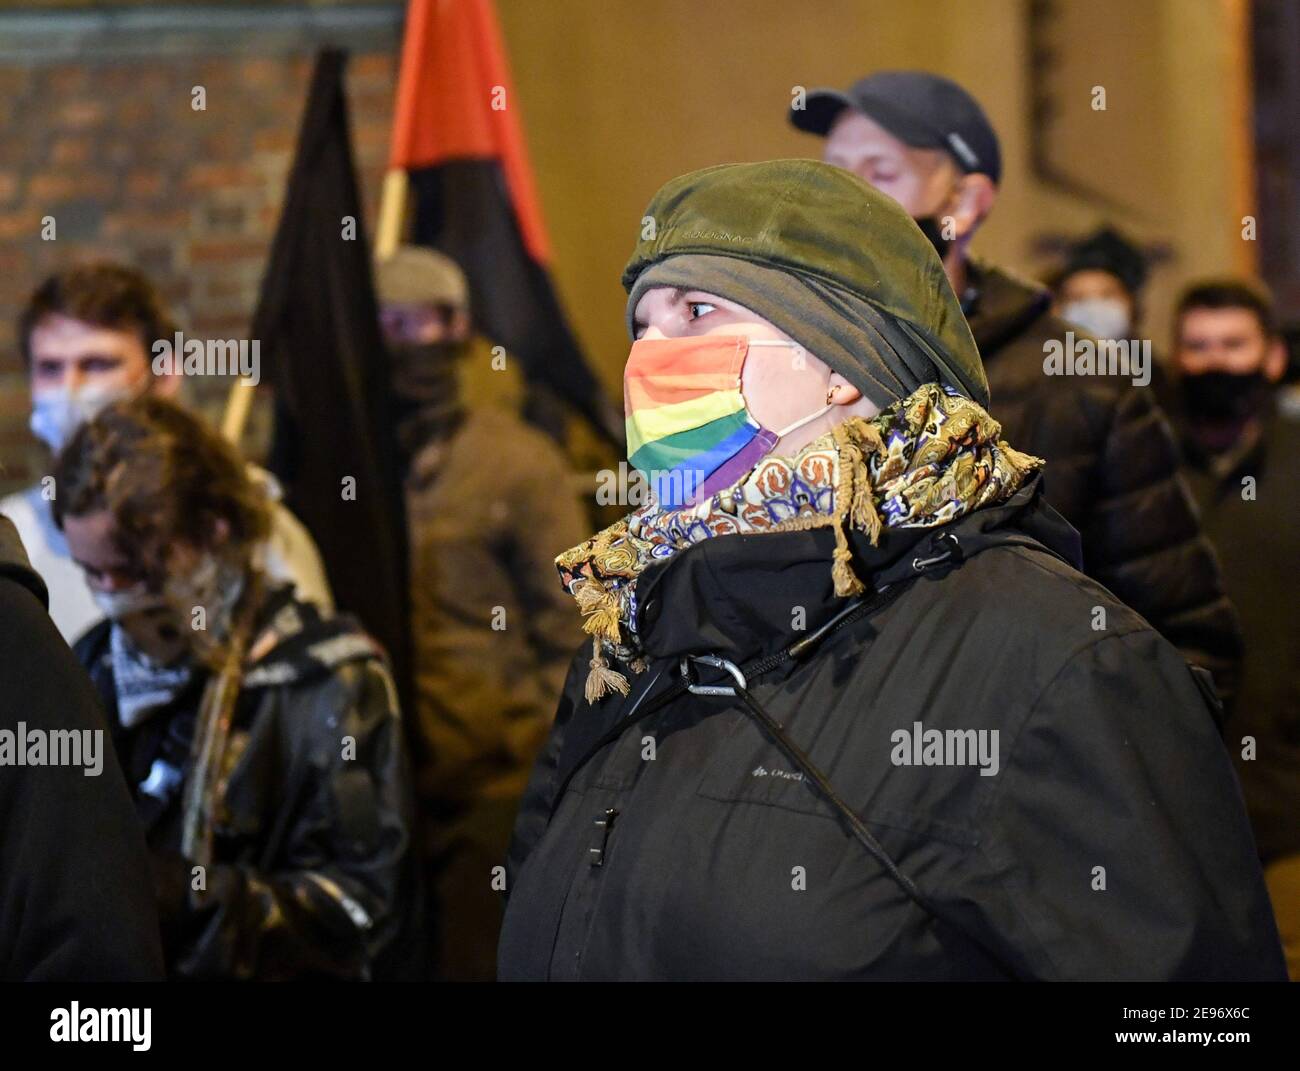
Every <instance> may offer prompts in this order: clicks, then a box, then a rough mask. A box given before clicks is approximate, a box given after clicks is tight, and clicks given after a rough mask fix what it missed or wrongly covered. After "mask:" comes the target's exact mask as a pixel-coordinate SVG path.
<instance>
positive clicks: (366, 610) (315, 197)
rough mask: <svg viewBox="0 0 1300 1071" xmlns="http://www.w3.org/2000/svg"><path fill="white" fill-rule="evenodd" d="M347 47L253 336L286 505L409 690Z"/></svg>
mask: <svg viewBox="0 0 1300 1071" xmlns="http://www.w3.org/2000/svg"><path fill="white" fill-rule="evenodd" d="M346 59H347V57H346V56H345V54H344V53H342V52H338V51H333V50H327V51H324V52H322V53H321V54H320V56H319V57H318V58H317V61H316V69H315V72H314V74H313V77H312V82H311V90H310V93H309V95H308V98H307V109H306V113H305V115H304V117H303V121H302V128H301V131H300V133H299V137H298V151H297V156H296V158H295V160H294V162H293V168H292V170H291V171H290V174H289V184H288V189H287V191H286V194H285V200H284V207H283V210H282V212H281V216H280V224H279V228H278V229H277V231H276V235H275V242H274V244H273V245H272V247H271V258H270V262H269V264H268V265H267V269H266V276H265V278H264V279H263V280H262V293H261V296H260V299H259V302H258V307H257V312H256V314H255V315H254V319H253V337H254V338H256V339H259V340H260V341H261V351H262V353H263V355H264V356H265V357H266V361H267V374H266V379H267V380H268V381H269V382H270V383H271V384H272V385H273V386H274V388H275V398H276V417H275V438H274V446H273V449H272V458H271V467H272V469H273V471H274V472H275V473H276V475H277V476H278V477H279V478H280V480H281V482H282V483H283V484H284V487H285V491H286V496H285V500H286V503H287V505H288V506H289V508H290V509H291V510H293V512H294V513H296V514H297V515H298V517H299V518H300V519H301V520H302V522H303V523H304V524H305V525H306V526H307V528H308V530H309V531H310V532H311V534H312V535H313V536H314V537H315V539H316V543H317V545H318V546H319V547H320V552H321V557H322V558H323V559H324V562H325V569H326V572H327V573H328V575H329V579H330V583H331V585H332V586H333V588H334V599H335V603H336V604H337V606H338V608H339V609H340V610H342V611H346V612H348V613H351V614H354V615H355V616H356V617H357V618H359V619H360V621H361V623H362V624H363V625H364V626H365V628H366V629H367V631H369V632H370V634H371V635H372V636H374V637H375V639H377V640H378V641H379V642H380V643H382V644H383V645H384V647H385V648H387V650H388V653H389V656H390V657H391V659H392V663H393V672H394V676H395V678H396V680H397V682H398V687H399V690H401V691H402V692H403V694H404V696H405V695H409V691H408V690H407V687H406V686H407V682H408V681H409V676H408V668H409V655H408V646H407V643H408V640H407V637H408V628H407V605H408V604H407V596H406V590H407V584H406V573H407V569H406V519H405V510H404V507H403V498H402V493H401V483H400V477H399V475H398V466H397V455H396V443H395V441H394V437H393V434H392V430H391V429H392V420H391V419H390V412H391V404H392V403H391V394H390V387H389V382H388V362H387V356H386V352H385V350H384V344H383V339H382V336H381V334H380V330H379V315H378V311H377V305H376V301H375V293H374V284H373V282H372V279H371V268H370V264H371V251H370V245H369V243H368V242H367V241H366V234H365V228H364V227H363V225H362V214H361V199H360V195H359V191H358V184H357V177H356V170H355V167H354V166H353V159H352V140H351V136H350V132H349V124H348V111H347V101H346V98H345V96H344V87H343V71H344V67H345V64H346Z"/></svg>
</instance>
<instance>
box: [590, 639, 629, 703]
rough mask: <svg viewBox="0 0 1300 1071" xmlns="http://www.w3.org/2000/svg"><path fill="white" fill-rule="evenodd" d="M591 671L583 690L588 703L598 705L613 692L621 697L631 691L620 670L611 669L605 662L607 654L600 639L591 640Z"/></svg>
mask: <svg viewBox="0 0 1300 1071" xmlns="http://www.w3.org/2000/svg"><path fill="white" fill-rule="evenodd" d="M589 665H590V671H589V672H588V673H587V683H586V686H585V687H584V688H583V690H582V694H583V695H584V696H586V698H587V702H588V703H596V702H599V701H600V700H601V699H604V698H605V696H606V695H608V694H609V693H610V692H611V691H613V692H618V693H619V694H621V695H627V693H628V692H629V691H631V686H630V685H629V684H628V683H627V678H626V677H625V676H623V674H621V673H619V672H618V670H615V669H610V668H609V663H608V662H606V661H605V654H604V652H603V651H602V650H601V649H600V638H599V637H597V636H593V637H592V640H591V662H590V663H589Z"/></svg>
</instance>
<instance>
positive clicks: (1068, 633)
mask: <svg viewBox="0 0 1300 1071" xmlns="http://www.w3.org/2000/svg"><path fill="white" fill-rule="evenodd" d="M1040 485H1041V480H1040V479H1039V478H1037V477H1035V478H1034V480H1032V481H1031V482H1030V484H1028V485H1026V487H1025V488H1022V489H1021V491H1020V492H1019V493H1017V494H1016V495H1015V496H1014V497H1013V498H1012V499H1011V500H1010V501H1009V502H1007V503H1006V504H1004V505H1002V506H999V507H996V508H991V509H985V510H981V511H978V512H976V513H974V514H972V515H969V516H967V517H964V518H962V519H960V520H958V521H956V522H954V523H953V524H951V525H948V526H946V527H944V528H941V529H927V530H922V529H911V530H905V529H894V530H887V531H886V533H885V535H884V536H883V537H882V540H881V543H880V545H879V546H878V547H875V548H873V547H871V546H869V545H868V544H867V543H866V540H865V537H861V536H859V537H857V538H856V540H855V558H856V560H855V563H854V565H855V570H856V571H857V574H858V575H859V576H860V577H863V578H866V577H870V578H871V579H872V581H873V582H874V584H875V586H876V589H877V590H876V593H875V594H873V595H871V596H869V597H867V598H865V599H863V600H862V601H861V603H860V605H859V606H858V608H857V609H856V610H851V611H848V616H840V617H839V618H838V623H836V624H834V625H832V626H831V627H830V628H829V629H827V627H826V626H827V625H828V623H829V622H832V621H836V620H837V616H836V615H843V614H844V613H845V605H846V604H845V601H844V600H842V599H837V598H836V597H835V596H834V594H833V589H832V585H831V577H830V561H831V553H832V550H833V549H834V537H833V533H832V532H830V531H829V530H827V529H814V530H808V531H802V532H788V533H779V534H778V533H770V534H763V535H754V536H740V535H735V536H723V537H720V538H716V539H711V540H708V541H706V542H704V543H700V544H697V545H695V546H693V547H691V548H689V549H686V550H683V551H680V552H679V553H678V554H676V555H675V556H674V557H672V558H670V559H668V560H667V561H666V562H664V563H661V564H656V565H654V566H651V567H650V568H649V569H647V570H646V572H644V573H643V574H642V576H641V578H640V580H639V581H638V596H639V610H638V615H639V617H638V620H639V623H640V633H639V634H640V636H641V638H642V640H643V642H644V645H645V647H646V649H647V652H648V655H649V665H648V667H647V669H646V670H645V672H644V673H643V674H641V675H639V676H636V677H634V678H633V687H632V691H631V694H630V695H629V696H628V697H627V698H623V697H620V696H613V697H610V698H607V699H604V700H602V701H600V702H599V703H597V704H595V705H594V706H591V705H588V704H587V702H586V701H585V699H584V698H583V695H582V685H583V679H584V676H585V672H586V662H587V655H586V653H585V652H584V653H581V654H580V655H579V656H578V658H577V659H576V660H575V663H574V666H573V669H572V670H571V672H570V677H569V681H568V685H567V688H566V692H565V695H564V698H563V699H562V700H561V703H560V707H559V711H558V714H557V717H556V723H555V727H554V729H553V731H552V733H551V736H550V739H549V741H548V744H547V746H546V749H545V750H544V752H543V754H542V757H541V758H540V760H539V761H538V764H537V766H536V768H535V770H534V772H533V777H532V781H531V784H530V786H529V789H528V792H527V795H526V796H525V798H524V802H523V805H522V808H521V811H520V815H519V819H518V822H517V824H516V828H515V835H514V840H513V842H512V845H511V851H510V856H509V860H508V864H507V882H508V896H509V899H508V904H507V911H506V918H505V923H504V928H503V931H502V936H501V943H500V946H499V954H498V967H499V976H500V977H501V978H503V979H557V980H558V979H582V980H601V979H736V980H739V979H749V980H786V979H890V980H894V979H936V980H938V979H965V980H1004V979H1121V978H1129V979H1276V980H1279V981H1280V980H1283V979H1284V978H1285V973H1284V968H1283V964H1282V958H1281V952H1280V948H1279V945H1278V937H1277V931H1276V928H1275V926H1274V923H1273V920H1272V916H1271V913H1270V910H1269V903H1268V900H1267V896H1266V893H1265V889H1264V884H1263V879H1262V875H1261V872H1260V866H1259V863H1258V861H1257V859H1256V857H1255V846H1254V843H1253V841H1252V839H1251V834H1250V829H1249V827H1248V825H1247V822H1246V816H1245V812H1244V809H1243V806H1242V802H1241V795H1240V791H1239V789H1238V786H1237V781H1236V778H1235V776H1234V774H1233V771H1232V766H1231V763H1230V762H1229V759H1228V756H1227V754H1226V753H1225V750H1224V748H1223V745H1222V743H1221V741H1220V739H1219V736H1218V733H1217V731H1216V729H1215V724H1214V718H1213V714H1212V710H1211V704H1212V703H1213V702H1214V700H1213V696H1212V693H1211V692H1210V690H1209V684H1208V682H1206V681H1204V680H1203V679H1202V678H1203V677H1204V674H1203V672H1202V671H1199V670H1193V669H1191V668H1189V667H1188V665H1187V664H1186V662H1184V660H1183V659H1182V658H1181V657H1180V656H1179V654H1178V652H1177V651H1175V650H1174V648H1173V647H1171V646H1170V645H1169V643H1168V642H1166V641H1165V640H1164V639H1162V638H1161V637H1160V636H1159V635H1158V634H1157V633H1156V632H1154V631H1153V630H1152V629H1151V628H1150V627H1149V626H1148V625H1147V624H1146V623H1145V622H1144V621H1143V620H1142V619H1141V618H1140V617H1138V615H1136V614H1135V613H1133V612H1132V611H1130V610H1129V609H1128V608H1127V607H1125V606H1123V605H1122V604H1121V603H1119V602H1118V601H1117V600H1116V599H1115V598H1114V597H1113V596H1111V595H1110V594H1109V593H1108V592H1107V591H1105V590H1104V589H1103V588H1101V587H1100V586H1099V585H1098V584H1096V583H1095V582H1093V581H1092V580H1089V579H1088V578H1086V577H1084V576H1083V575H1081V574H1080V573H1078V572H1077V571H1075V569H1073V568H1072V567H1071V566H1070V565H1069V564H1067V561H1066V559H1067V558H1070V557H1072V556H1073V555H1074V554H1075V553H1076V552H1077V536H1076V534H1075V533H1074V532H1073V530H1072V529H1070V528H1069V526H1068V525H1066V524H1065V523H1064V522H1063V521H1062V520H1061V518H1060V516H1059V515H1058V514H1056V513H1055V511H1053V510H1051V509H1050V507H1047V506H1046V505H1045V504H1043V503H1041V502H1040V500H1039V492H1040V490H1041V486H1040ZM954 537H955V541H954ZM800 608H802V610H803V611H804V614H803V616H804V617H806V623H807V629H806V631H803V632H796V631H792V629H791V624H792V622H793V621H797V620H798V618H799V616H800V615H799V614H798V613H797V611H798V610H799V609H800ZM706 654H713V655H718V656H721V657H722V658H724V659H727V660H729V661H731V662H733V663H736V664H737V665H739V666H741V667H743V672H744V676H745V677H746V679H747V683H748V692H749V694H750V695H751V696H752V698H753V700H754V702H755V703H756V704H757V707H758V708H760V709H761V710H763V711H766V712H767V713H768V714H769V715H770V716H771V718H773V719H774V720H775V722H777V723H779V724H780V726H783V727H784V728H783V732H784V733H785V734H786V736H787V737H788V739H789V741H790V742H791V743H792V744H793V748H791V747H789V746H784V747H782V746H777V745H776V744H774V742H773V741H774V739H775V737H774V736H773V735H772V733H771V732H770V731H764V730H761V729H760V728H759V720H760V718H759V715H758V714H757V713H756V712H755V710H753V709H750V708H749V707H747V706H746V705H745V703H744V702H743V701H742V700H741V699H740V698H737V697H734V696H728V695H703V694H692V693H690V692H687V691H683V688H684V687H685V684H684V683H682V682H680V677H679V669H680V666H681V660H682V658H683V656H698V655H706ZM688 667H689V668H691V669H692V671H693V672H695V671H697V672H701V673H702V674H710V673H711V671H710V670H708V669H703V670H701V667H700V665H699V664H698V663H688ZM1198 674H1199V676H1198ZM715 676H718V677H719V678H720V679H718V680H716V682H710V683H716V684H718V685H720V686H724V687H725V686H726V685H729V684H731V683H732V680H731V678H730V676H729V675H728V674H727V673H722V674H718V675H715ZM665 696H670V697H671V698H670V699H669V700H668V701H667V702H666V703H665V702H664V697H665ZM918 723H919V725H918ZM930 730H939V731H941V732H942V733H944V734H950V735H945V736H943V737H942V741H943V743H944V745H945V747H947V748H948V749H949V750H948V751H947V752H944V753H943V756H946V757H947V758H948V759H949V760H951V761H953V762H954V763H955V762H956V761H957V760H959V759H962V758H963V757H964V758H967V759H969V758H970V757H971V756H972V755H974V754H976V753H977V751H976V748H977V745H978V743H979V738H977V737H976V736H974V735H973V733H983V734H985V735H984V737H983V741H984V743H985V744H986V745H987V746H986V748H985V755H986V757H987V758H989V759H990V760H992V759H993V758H994V757H995V756H996V763H995V762H994V761H989V762H986V763H985V764H984V766H983V767H977V766H974V765H956V764H952V765H924V764H910V765H903V764H902V762H903V760H904V759H907V760H909V761H910V760H912V759H918V760H922V761H924V760H925V759H926V758H927V752H926V750H925V741H926V740H927V738H926V737H925V736H924V734H925V733H926V732H927V731H930ZM970 731H973V733H971V732H970ZM994 732H996V733H997V734H998V736H997V738H996V744H995V743H994V739H995V738H994V737H993V736H992V735H991V734H992V733H994ZM918 734H919V735H920V741H921V746H920V747H919V748H918V747H914V746H913V744H912V743H911V741H912V740H913V739H914V737H915V736H916V735H918ZM962 734H966V735H962ZM900 738H901V739H900ZM959 742H960V743H962V744H963V747H965V748H966V749H967V750H965V751H964V752H960V751H958V750H957V745H958V743H959ZM794 749H802V750H803V751H806V752H807V754H808V756H810V758H811V760H812V763H813V764H814V765H815V767H816V768H817V770H819V771H821V772H824V774H825V775H826V776H827V777H828V778H829V781H830V784H831V788H832V789H833V791H834V792H836V793H838V794H839V796H840V797H842V799H843V801H844V803H845V806H846V808H847V810H848V812H849V814H850V815H852V818H849V817H846V816H845V815H844V814H843V813H841V812H840V811H838V810H836V809H835V808H834V807H833V806H832V805H831V804H830V803H829V802H828V798H827V795H826V793H825V792H822V791H817V790H815V786H814V783H813V779H812V776H813V771H811V770H810V769H806V768H804V767H802V766H801V765H800V762H799V761H797V753H796V751H795V750H794ZM943 756H941V755H940V753H938V752H930V753H929V756H928V757H930V758H938V757H943ZM995 765H996V772H995V773H992V774H991V775H988V776H985V775H983V774H982V769H989V770H992V769H993V768H994V766H995ZM853 822H860V823H864V829H863V831H862V832H865V836H863V835H861V832H860V831H858V830H855V829H854V827H853ZM873 837H874V838H875V840H876V841H878V847H879V848H881V849H883V851H882V852H881V853H879V854H873V853H874V849H872V848H870V847H869V846H870V845H871V844H872V843H873V841H872V838H873ZM895 867H896V868H897V872H896V873H891V870H892V869H893V868H895Z"/></svg>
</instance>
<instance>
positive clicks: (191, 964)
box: [75, 587, 417, 980]
mask: <svg viewBox="0 0 1300 1071" xmlns="http://www.w3.org/2000/svg"><path fill="white" fill-rule="evenodd" d="M111 627H112V626H111V623H110V622H107V621H105V622H101V623H100V624H99V625H97V626H96V627H95V628H93V629H91V630H90V631H89V632H88V633H86V635H85V636H84V637H82V639H81V640H79V641H78V643H77V645H76V647H75V651H76V654H77V656H78V657H79V658H80V659H81V662H82V664H83V665H84V666H86V668H87V669H88V670H89V671H90V675H91V678H92V680H93V681H94V683H95V685H96V687H97V689H98V690H99V693H100V697H101V699H102V700H103V702H104V705H105V707H106V709H107V710H108V712H109V720H110V723H111V725H112V727H113V744H114V747H115V750H116V752H117V758H118V761H119V763H120V764H121V766H122V769H123V771H124V773H125V774H126V778H127V783H128V785H129V786H130V787H131V790H132V793H133V796H134V798H135V801H136V809H137V812H138V814H139V817H140V820H141V822H142V823H143V825H144V830H145V839H146V842H147V844H148V847H149V850H150V853H151V855H152V862H153V869H154V884H155V888H156V892H157V895H158V903H159V913H160V916H161V920H162V928H163V946H164V952H165V954H166V959H167V969H168V974H169V976H171V977H174V978H190V979H227V980H282V979H301V978H346V979H367V978H371V977H376V976H387V975H394V974H396V975H403V976H404V975H406V974H407V973H409V971H408V965H407V964H406V962H405V960H404V958H403V957H404V956H405V955H406V954H407V953H408V952H413V951H415V950H416V946H415V943H414V941H413V940H412V938H413V935H414V934H415V933H416V932H417V930H416V926H417V920H416V918H415V914H414V911H415V905H416V903H417V891H416V889H415V887H414V883H415V881H416V875H415V871H414V865H413V860H412V855H411V851H410V841H411V832H410V830H411V813H412V803H411V786H410V775H409V771H408V769H407V760H406V755H405V751H404V748H403V744H402V732H401V726H400V723H399V717H400V714H399V711H398V706H397V698H396V693H395V691H394V687H393V682H392V678H391V676H390V674H389V671H388V668H387V665H386V663H385V661H384V658H383V656H382V654H381V652H380V650H379V648H378V647H377V646H376V645H375V643H374V641H373V640H372V639H370V637H369V636H367V635H366V634H365V633H364V632H362V631H361V630H360V629H359V628H358V627H357V626H356V625H355V624H354V623H352V621H351V620H350V619H348V618H346V617H339V618H333V619H325V618H322V617H321V615H320V613H319V612H318V610H317V609H316V608H315V607H314V606H312V605H311V604H309V603H304V602H302V601H300V600H298V599H297V598H295V597H294V595H293V592H292V590H291V589H290V588H288V587H281V588H280V589H278V590H277V591H275V592H273V593H271V595H270V596H269V597H268V599H267V601H266V603H265V605H264V606H263V608H262V611H261V612H260V615H259V622H258V629H257V631H258V634H259V641H258V642H255V644H254V645H253V649H254V651H257V650H259V646H260V648H261V649H263V650H264V653H261V654H260V657H257V658H256V659H255V660H254V661H253V662H252V664H251V665H250V666H249V668H248V669H247V671H246V673H245V676H244V679H243V685H242V689H241V692H240V696H239V699H238V701H237V705H236V708H235V712H234V715H233V717H232V723H231V730H230V736H229V740H228V746H227V749H226V755H227V759H226V763H225V766H224V769H223V774H224V782H225V783H224V790H223V791H222V792H221V794H220V796H219V800H218V805H217V815H218V818H217V823H216V827H215V831H214V848H213V864H212V865H211V866H209V867H208V868H207V870H206V874H205V876H204V881H205V884H206V889H205V890H204V891H201V892H196V891H194V890H193V889H192V884H193V870H192V868H193V865H194V864H193V863H192V862H191V861H190V860H188V859H185V858H183V857H182V856H181V855H180V854H179V851H180V846H181V826H182V800H183V799H184V788H185V785H186V784H187V783H188V779H189V776H190V772H191V759H190V749H191V742H192V738H193V734H194V723H195V716H196V712H197V709H198V704H199V699H200V696H201V693H202V690H203V686H204V684H205V683H206V680H207V676H206V674H198V675H196V677H195V679H194V680H193V681H192V682H191V683H190V685H189V686H188V687H186V688H185V689H184V690H183V691H182V692H181V693H180V694H179V695H177V696H176V697H175V699H174V700H173V701H172V702H171V703H170V704H168V705H167V706H166V707H164V708H163V709H160V710H158V711H156V712H155V713H153V714H151V715H150V716H149V717H148V718H147V719H146V720H144V721H143V722H141V723H139V724H137V725H135V726H133V727H131V728H127V727H125V726H123V725H122V722H121V719H120V718H119V716H118V705H117V685H116V681H115V679H114V672H113V662H112V656H111V650H110V630H111ZM146 785H149V786H150V790H149V791H146V790H145V786H146ZM411 966H412V967H413V965H411Z"/></svg>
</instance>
